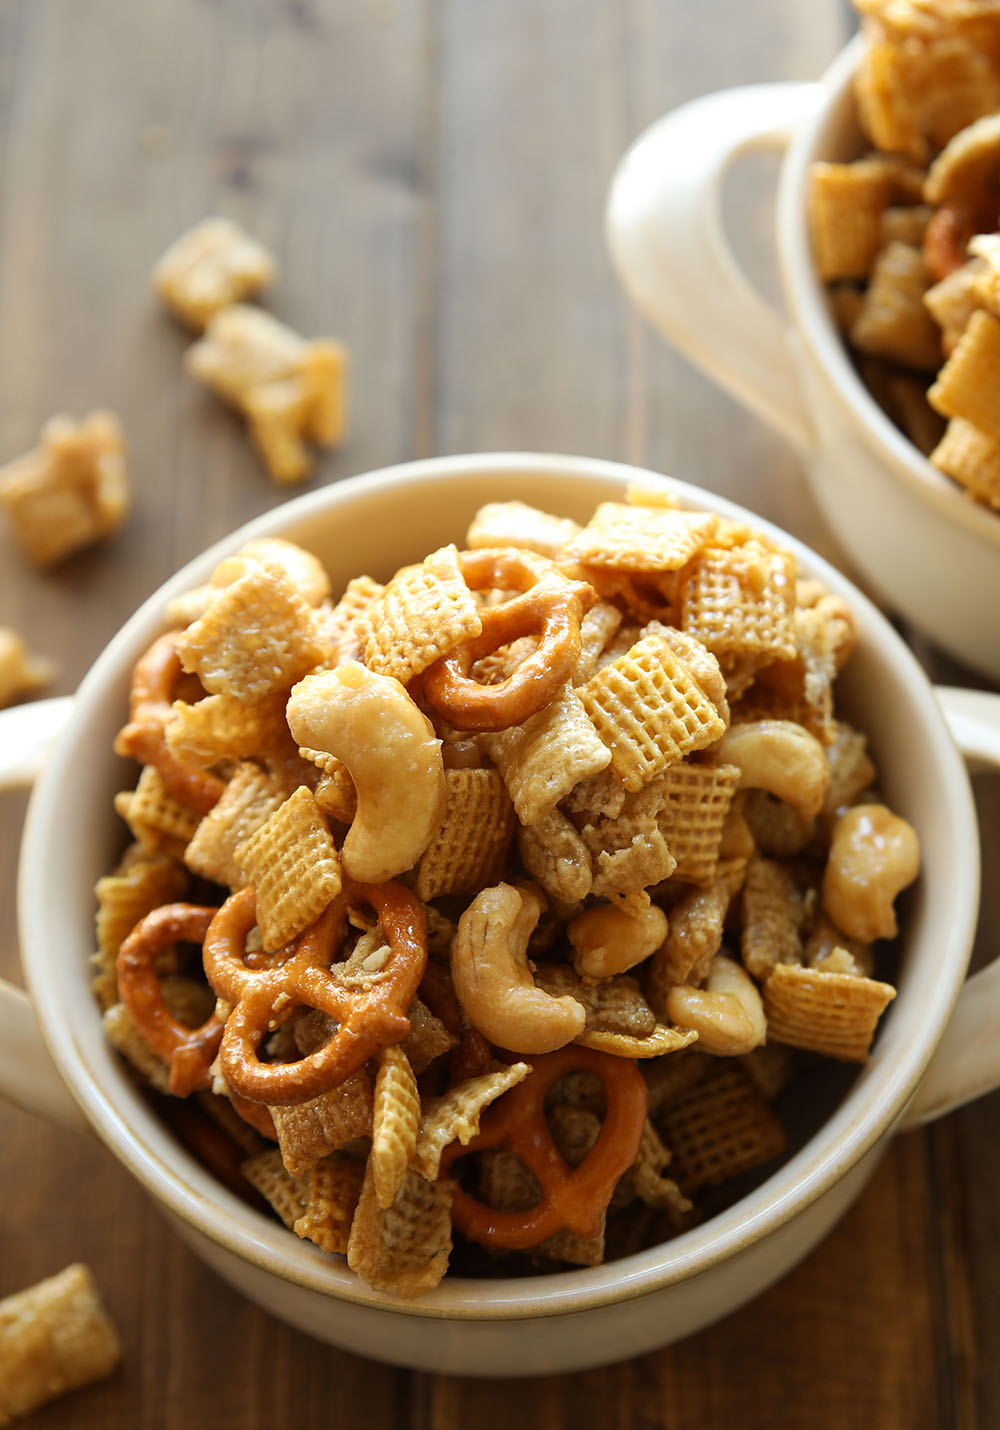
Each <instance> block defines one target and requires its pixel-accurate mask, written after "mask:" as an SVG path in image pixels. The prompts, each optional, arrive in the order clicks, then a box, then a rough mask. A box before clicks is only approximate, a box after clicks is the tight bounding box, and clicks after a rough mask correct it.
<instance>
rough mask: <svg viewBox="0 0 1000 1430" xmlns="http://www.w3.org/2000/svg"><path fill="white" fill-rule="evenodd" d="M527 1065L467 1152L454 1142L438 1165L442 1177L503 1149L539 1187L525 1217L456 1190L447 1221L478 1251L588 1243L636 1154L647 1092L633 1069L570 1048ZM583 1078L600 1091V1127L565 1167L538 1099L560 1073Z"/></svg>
mask: <svg viewBox="0 0 1000 1430" xmlns="http://www.w3.org/2000/svg"><path fill="white" fill-rule="evenodd" d="M531 1061H532V1071H531V1072H530V1073H529V1075H528V1076H527V1077H526V1078H525V1079H524V1081H523V1082H522V1083H519V1084H518V1086H517V1087H514V1088H511V1090H510V1091H509V1092H505V1093H504V1095H503V1097H501V1098H500V1099H499V1101H498V1102H495V1103H494V1104H493V1106H492V1107H491V1108H490V1109H489V1111H488V1112H486V1113H485V1114H484V1116H483V1118H482V1121H481V1122H480V1124H479V1125H480V1131H479V1135H478V1136H477V1137H474V1138H473V1139H472V1141H471V1142H470V1143H469V1144H468V1146H466V1147H463V1146H462V1145H461V1144H460V1143H458V1142H453V1143H452V1144H451V1146H450V1147H448V1148H446V1149H445V1153H444V1156H443V1157H442V1159H441V1170H442V1174H445V1173H446V1172H447V1170H448V1168H449V1167H450V1166H451V1165H452V1163H453V1162H454V1161H456V1160H457V1158H459V1157H465V1156H467V1155H468V1154H469V1153H471V1152H479V1151H482V1150H484V1149H486V1148H489V1147H498V1146H500V1145H501V1144H503V1145H504V1146H506V1147H508V1148H509V1149H510V1150H511V1151H512V1152H514V1153H515V1154H516V1156H517V1157H518V1158H519V1159H520V1160H521V1161H522V1162H523V1163H524V1164H525V1166H526V1167H528V1168H529V1169H530V1170H531V1171H532V1172H533V1173H534V1175H535V1177H536V1178H537V1180H538V1182H539V1184H540V1185H541V1188H542V1197H541V1200H540V1201H539V1202H538V1203H537V1204H536V1205H535V1206H533V1207H529V1208H528V1210H527V1211H497V1210H496V1209H495V1208H494V1207H491V1206H488V1205H487V1204H486V1203H485V1202H481V1201H479V1200H478V1199H477V1198H476V1197H474V1196H472V1195H471V1193H469V1192H467V1191H465V1189H464V1188H463V1187H460V1186H459V1187H456V1188H455V1194H454V1201H453V1203H452V1220H453V1221H454V1223H455V1225H456V1226H457V1227H458V1229H459V1230H460V1231H461V1232H463V1233H464V1235H465V1236H467V1237H468V1238H469V1240H470V1241H477V1242H479V1243H480V1244H482V1245H484V1246H497V1247H505V1248H508V1249H510V1250H523V1249H524V1248H526V1247H529V1246H537V1245H538V1243H539V1242H540V1241H544V1240H545V1238H546V1237H548V1236H551V1235H552V1234H553V1233H554V1232H557V1231H560V1230H562V1229H563V1228H566V1229H568V1230H570V1231H573V1232H575V1233H576V1234H577V1235H578V1236H595V1235H596V1234H597V1233H598V1232H599V1230H600V1227H601V1217H602V1215H603V1213H604V1211H605V1210H606V1208H607V1205H608V1202H609V1201H610V1200H611V1194H612V1192H613V1191H614V1189H615V1186H616V1185H617V1183H618V1180H619V1178H620V1177H621V1175H622V1173H623V1172H625V1171H626V1170H627V1169H628V1168H629V1167H630V1166H631V1165H632V1163H633V1162H634V1161H635V1159H636V1155H637V1154H638V1151H639V1142H640V1140H641V1138H642V1129H643V1125H644V1124H645V1121H646V1115H647V1113H648V1111H649V1091H648V1088H647V1085H646V1080H645V1078H644V1077H643V1076H642V1074H641V1073H640V1072H639V1070H638V1068H637V1067H636V1066H635V1063H634V1062H632V1061H631V1060H630V1059H628V1058H616V1057H611V1056H609V1055H608V1054H606V1053H597V1052H593V1051H592V1050H591V1049H589V1048H581V1047H579V1046H576V1045H572V1044H571V1045H570V1046H569V1047H565V1048H559V1049H558V1050H557V1051H556V1052H554V1053H544V1054H542V1056H540V1057H536V1058H532V1060H531ZM584 1071H585V1072H593V1073H596V1074H597V1076H598V1077H599V1078H600V1079H601V1082H602V1083H603V1085H604V1094H605V1102H606V1106H605V1113H604V1121H603V1122H602V1124H601V1130H600V1132H599V1133H598V1136H597V1141H596V1142H595V1143H594V1145H593V1147H592V1148H591V1149H590V1151H589V1152H588V1154H587V1155H586V1157H584V1159H583V1161H582V1162H581V1163H580V1164H579V1166H576V1167H570V1166H569V1164H568V1163H567V1162H566V1161H565V1160H564V1159H563V1157H562V1156H561V1154H560V1153H559V1151H558V1150H557V1148H556V1145H555V1143H554V1142H553V1140H552V1133H551V1132H550V1131H549V1127H548V1123H547V1122H546V1120H545V1112H544V1104H545V1095H546V1093H547V1092H548V1090H549V1088H550V1087H551V1086H552V1085H553V1083H555V1082H557V1081H558V1080H559V1078H561V1077H564V1076H565V1075H566V1073H571V1072H584Z"/></svg>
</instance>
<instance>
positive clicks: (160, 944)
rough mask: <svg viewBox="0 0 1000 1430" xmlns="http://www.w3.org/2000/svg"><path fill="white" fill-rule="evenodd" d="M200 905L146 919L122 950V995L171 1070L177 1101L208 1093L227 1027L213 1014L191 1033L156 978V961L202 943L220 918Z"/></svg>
mask: <svg viewBox="0 0 1000 1430" xmlns="http://www.w3.org/2000/svg"><path fill="white" fill-rule="evenodd" d="M215 912H216V911H215V909H214V908H203V907H201V906H200V905H198V904H162V905H161V906H160V907H159V908H158V909H154V910H153V911H152V913H149V914H147V915H146V917H145V918H143V919H140V920H139V922H138V923H137V924H136V926H135V928H134V929H133V930H132V932H131V933H130V934H129V936H128V938H126V939H125V941H124V943H123V944H122V946H121V948H120V949H119V950H118V990H119V994H120V996H121V1000H122V1002H123V1003H124V1004H125V1007H126V1008H127V1009H128V1011H129V1012H130V1013H131V1015H132V1019H133V1022H134V1023H135V1025H136V1027H137V1028H138V1029H139V1032H140V1033H141V1034H142V1036H143V1037H144V1038H145V1040H146V1042H147V1043H148V1044H149V1046H150V1047H151V1048H152V1049H153V1051H154V1052H155V1053H157V1054H158V1055H159V1056H160V1057H161V1058H162V1059H163V1061H164V1062H165V1063H166V1064H167V1065H168V1066H169V1068H170V1091H171V1092H172V1093H173V1094H174V1096H175V1097H186V1096H187V1095H188V1093H190V1092H195V1091H197V1090H198V1089H200V1088H205V1087H208V1086H209V1084H210V1082H211V1075H210V1072H209V1069H210V1068H211V1065H212V1062H213V1060H214V1058H215V1055H216V1053H217V1052H218V1049H219V1041H220V1039H221V1038H222V1022H221V1020H220V1019H219V1018H218V1017H217V1016H216V1014H215V1013H214V1012H213V1013H212V1014H211V1016H210V1017H208V1018H206V1020H205V1022H204V1023H202V1024H201V1026H200V1027H198V1028H186V1027H185V1026H184V1024H183V1023H179V1022H178V1021H177V1019H176V1018H175V1017H174V1016H173V1014H172V1013H171V1012H170V1010H169V1008H168V1007H167V1005H166V1003H165V1002H164V998H163V990H162V988H161V987H160V980H159V979H158V978H157V976H156V966H155V965H156V957H157V955H158V954H159V953H160V952H161V951H162V950H163V949H165V948H166V947H167V946H168V945H169V944H172V943H198V944H200V943H202V941H203V940H204V937H205V932H206V930H207V929H208V926H209V924H210V923H211V922H212V919H213V917H214V915H215Z"/></svg>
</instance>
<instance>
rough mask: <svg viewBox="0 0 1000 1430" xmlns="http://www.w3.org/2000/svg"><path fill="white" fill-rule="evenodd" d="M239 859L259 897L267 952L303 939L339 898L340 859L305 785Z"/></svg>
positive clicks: (243, 849) (253, 837) (243, 848)
mask: <svg viewBox="0 0 1000 1430" xmlns="http://www.w3.org/2000/svg"><path fill="white" fill-rule="evenodd" d="M236 857H237V859H238V860H239V862H240V864H241V865H242V867H243V872H244V874H245V876H246V879H247V881H248V882H249V883H250V884H252V885H253V888H254V892H255V894H256V897H257V925H258V927H259V929H260V934H261V938H262V940H263V943H264V947H265V948H266V949H277V948H281V947H283V945H284V944H286V943H288V941H289V940H290V939H293V938H294V937H295V936H296V935H297V934H300V933H302V931H303V929H307V928H308V927H309V925H310V924H313V923H315V922H316V920H317V919H318V918H319V916H320V914H321V913H322V912H323V911H324V909H325V908H326V907H327V905H328V904H329V903H330V901H331V899H334V898H336V896H337V894H339V893H340V888H341V875H340V856H339V855H338V853H337V849H336V846H335V845H334V842H333V838H332V837H331V834H330V831H329V829H328V828H327V826H326V820H325V819H324V818H323V815H322V813H321V811H320V810H319V808H318V807H317V804H316V801H315V799H314V798H313V796H312V793H311V791H310V790H308V789H307V788H306V786H305V785H300V787H299V788H298V789H297V790H296V791H295V793H294V794H292V795H289V797H288V799H286V800H285V802H284V803H283V804H282V805H280V806H279V808H278V809H276V810H275V812H274V813H273V814H272V815H271V816H270V818H269V819H267V820H266V821H265V822H264V823H263V824H262V825H261V826H260V828H259V829H258V830H257V831H256V832H255V833H254V834H252V835H251V836H250V838H249V839H248V840H247V842H246V843H245V844H242V845H240V847H239V849H238V850H237V852H236Z"/></svg>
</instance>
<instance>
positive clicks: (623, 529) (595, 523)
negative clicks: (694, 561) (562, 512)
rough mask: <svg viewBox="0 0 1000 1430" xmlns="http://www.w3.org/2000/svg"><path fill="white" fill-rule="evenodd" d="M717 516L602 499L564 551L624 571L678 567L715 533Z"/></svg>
mask: <svg viewBox="0 0 1000 1430" xmlns="http://www.w3.org/2000/svg"><path fill="white" fill-rule="evenodd" d="M717 522H718V518H717V517H715V516H713V515H712V514H711V513H710V512H693V511H680V510H679V509H677V508H674V507H651V506H628V505H626V504H624V503H622V502H601V504H600V505H599V506H598V508H597V510H596V511H595V513H594V515H593V516H592V517H591V519H590V521H589V523H588V524H587V525H586V526H585V527H584V528H583V530H582V531H581V532H580V533H579V535H578V536H576V537H574V538H573V540H572V541H571V542H570V543H569V545H568V546H567V547H566V549H565V552H564V553H563V554H564V556H565V557H566V558H568V559H570V560H575V561H582V562H583V563H584V564H585V565H587V566H598V567H600V566H610V567H614V568H615V569H616V570H619V571H679V570H680V569H681V567H682V566H683V565H684V564H685V563H686V562H687V561H689V560H690V558H691V557H692V556H693V555H694V554H695V552H696V551H699V550H700V549H701V547H702V546H704V545H705V543H706V542H707V541H708V540H709V539H710V537H711V536H712V533H713V532H714V530H715V527H716V525H717Z"/></svg>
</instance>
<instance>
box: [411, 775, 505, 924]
mask: <svg viewBox="0 0 1000 1430" xmlns="http://www.w3.org/2000/svg"><path fill="white" fill-rule="evenodd" d="M516 824H517V817H516V815H515V813H514V808H513V805H512V804H511V802H510V796H509V795H508V793H507V790H506V787H505V786H504V782H503V780H502V779H501V778H500V776H499V774H498V773H497V771H496V770H487V769H455V770H446V771H445V807H444V817H443V819H442V821H441V824H440V826H439V828H438V831H437V833H436V834H435V835H434V837H433V838H432V839H431V842H430V844H428V846H427V848H426V849H425V850H424V852H423V854H422V855H421V858H420V862H419V864H418V865H417V871H416V879H415V882H414V886H413V889H414V893H415V894H416V895H417V898H418V899H423V900H429V899H437V898H440V897H441V896H442V895H444V894H464V893H473V892H476V891H478V890H479V889H482V888H485V887H486V886H487V885H490V884H495V883H496V882H497V880H498V879H499V878H500V875H501V872H502V870H503V865H504V860H505V858H506V854H507V849H508V846H509V844H510V841H511V838H512V837H513V834H514V829H515V826H516Z"/></svg>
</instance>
